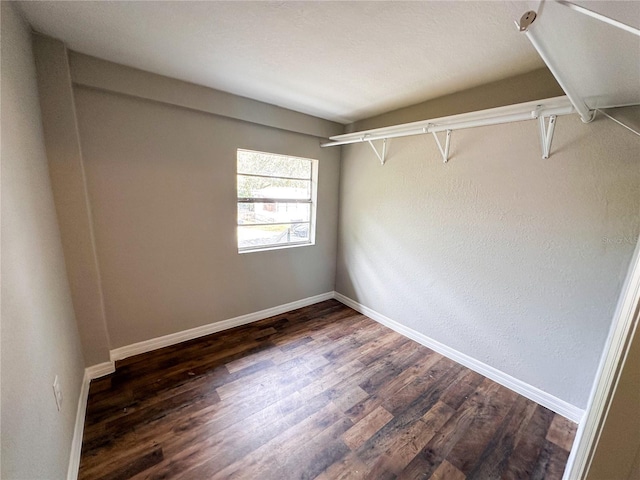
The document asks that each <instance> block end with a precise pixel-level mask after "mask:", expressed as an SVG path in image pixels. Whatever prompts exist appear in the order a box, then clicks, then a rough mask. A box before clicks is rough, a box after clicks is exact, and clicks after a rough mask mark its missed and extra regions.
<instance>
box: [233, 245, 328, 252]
mask: <svg viewBox="0 0 640 480" xmlns="http://www.w3.org/2000/svg"><path fill="white" fill-rule="evenodd" d="M315 244H316V243H315V242H308V243H290V244H286V245H273V246H269V247H256V248H246V249H242V250H238V253H239V254H243V253H256V252H268V251H271V250H285V249H287V248H299V247H311V246H313V245H315Z"/></svg>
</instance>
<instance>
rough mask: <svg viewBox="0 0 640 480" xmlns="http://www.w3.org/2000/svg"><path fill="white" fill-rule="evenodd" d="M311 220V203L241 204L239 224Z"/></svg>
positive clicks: (239, 207) (239, 205)
mask: <svg viewBox="0 0 640 480" xmlns="http://www.w3.org/2000/svg"><path fill="white" fill-rule="evenodd" d="M310 220H311V204H310V203H239V204H238V224H239V225H241V224H243V223H285V222H286V223H289V222H291V223H294V222H308V221H310Z"/></svg>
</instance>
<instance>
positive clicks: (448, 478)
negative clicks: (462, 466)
mask: <svg viewBox="0 0 640 480" xmlns="http://www.w3.org/2000/svg"><path fill="white" fill-rule="evenodd" d="M465 478H466V477H465V475H464V473H462V472H461V471H460V470H458V469H457V468H456V467H454V466H453V465H451V464H450V463H449V462H447V461H446V460H445V461H444V462H442V463H441V464H440V466H439V467H438V468H437V469H436V471H435V472H433V475H431V480H465ZM487 478H489V477H487Z"/></svg>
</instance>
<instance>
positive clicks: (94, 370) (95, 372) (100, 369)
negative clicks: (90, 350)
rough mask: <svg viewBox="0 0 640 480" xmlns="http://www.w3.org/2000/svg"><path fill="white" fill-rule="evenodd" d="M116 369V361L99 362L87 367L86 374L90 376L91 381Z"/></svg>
mask: <svg viewBox="0 0 640 480" xmlns="http://www.w3.org/2000/svg"><path fill="white" fill-rule="evenodd" d="M115 371H116V364H115V363H114V362H104V363H98V364H97V365H92V366H90V367H87V368H86V370H85V373H86V375H88V376H89V381H91V380H94V379H96V378H100V377H104V376H105V375H109V374H110V373H113V372H115Z"/></svg>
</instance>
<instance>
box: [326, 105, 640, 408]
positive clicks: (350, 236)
mask: <svg viewBox="0 0 640 480" xmlns="http://www.w3.org/2000/svg"><path fill="white" fill-rule="evenodd" d="M409 113H411V112H410V111H409ZM397 117H398V113H397V112H396V113H395V116H394V118H395V119H396V120H397V119H398V118H397ZM378 121H380V119H378ZM441 135H442V134H441ZM639 147H640V143H639V142H638V139H637V137H635V136H634V135H632V134H630V133H629V132H627V131H626V130H624V129H623V128H621V127H619V126H618V125H615V124H614V123H613V122H611V121H609V120H606V119H603V118H602V117H600V118H599V119H598V120H597V121H595V122H593V123H592V124H588V125H585V124H582V123H581V122H580V120H579V118H578V117H577V116H565V117H560V118H559V119H558V121H557V127H556V134H555V139H554V141H553V146H552V155H551V157H550V158H549V159H548V160H541V158H540V147H539V139H538V130H537V123H536V122H533V121H530V122H520V123H513V124H508V125H502V126H490V127H481V128H475V129H470V130H464V131H455V132H453V134H452V148H451V159H450V160H449V163H448V164H446V165H443V164H442V160H441V157H440V156H439V152H438V150H437V147H436V145H435V142H434V140H433V138H432V137H430V136H429V137H427V136H418V137H408V138H404V139H394V140H391V141H390V145H388V159H387V163H386V165H385V166H383V167H381V166H380V164H379V162H378V161H377V159H376V158H375V156H374V155H373V153H372V151H371V149H370V148H369V146H368V145H366V144H357V145H353V146H348V147H343V152H344V154H343V159H342V169H341V190H340V194H341V197H340V224H339V250H338V267H337V279H336V290H337V291H338V292H340V293H342V294H344V295H346V296H348V297H350V298H352V299H354V300H356V301H358V302H360V303H362V304H364V305H365V306H367V307H370V308H372V309H374V310H376V311H378V312H379V313H382V314H383V315H386V316H388V317H390V318H391V319H393V320H396V321H398V322H400V323H402V324H403V325H405V326H407V327H409V328H412V329H414V330H416V331H418V332H420V333H422V334H424V335H427V336H429V337H431V338H433V339H435V340H437V341H439V342H442V343H443V344H445V345H447V346H449V347H452V348H454V349H456V350H458V351H460V352H462V353H465V354H467V355H469V356H471V357H473V358H475V359H477V360H480V361H482V362H484V363H486V364H488V365H490V366H492V367H495V368H497V369H499V370H501V371H503V372H506V373H508V374H510V375H512V376H513V377H515V378H517V379H519V380H522V381H524V382H527V383H529V384H530V385H533V386H535V387H538V388H540V389H542V390H543V391H546V392H548V393H550V394H552V395H554V396H556V397H558V398H560V399H562V400H565V401H567V402H569V403H571V404H573V405H575V406H577V407H580V408H584V407H585V406H586V402H587V397H588V393H589V389H590V387H591V384H592V382H593V378H594V374H595V370H596V367H597V364H598V360H599V358H600V355H601V352H602V348H603V345H604V341H605V338H606V335H607V332H608V329H609V325H610V323H611V318H612V314H613V311H614V309H615V305H616V301H617V298H618V295H619V292H620V288H621V284H622V281H623V279H624V276H625V274H626V271H627V267H628V264H629V261H630V258H631V255H632V252H633V248H634V245H635V242H636V239H637V237H638V232H639V228H640V221H639V217H640V215H639V212H640V196H639V195H638V192H639V191H640V164H639V161H638V159H639V158H640V155H639V153H640V149H639Z"/></svg>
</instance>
